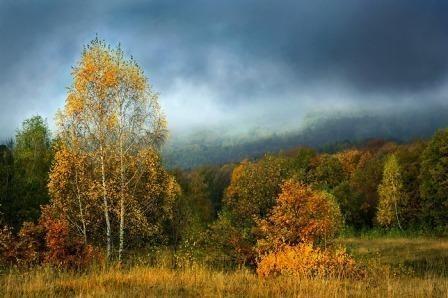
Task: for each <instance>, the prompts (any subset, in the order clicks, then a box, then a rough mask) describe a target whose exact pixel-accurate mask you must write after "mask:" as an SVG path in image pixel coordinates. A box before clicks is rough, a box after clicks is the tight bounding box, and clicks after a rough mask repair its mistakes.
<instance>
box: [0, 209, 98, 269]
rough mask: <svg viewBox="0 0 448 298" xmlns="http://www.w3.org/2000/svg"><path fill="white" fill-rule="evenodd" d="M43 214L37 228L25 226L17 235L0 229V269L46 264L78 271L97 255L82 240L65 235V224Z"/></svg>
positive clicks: (27, 223) (32, 225)
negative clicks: (1, 267) (2, 267)
mask: <svg viewBox="0 0 448 298" xmlns="http://www.w3.org/2000/svg"><path fill="white" fill-rule="evenodd" d="M47 215H48V212H46V211H45V208H44V210H43V215H42V216H41V219H40V220H39V222H38V223H37V224H34V223H29V222H26V223H24V224H23V226H22V228H21V229H20V231H19V233H18V234H17V235H14V233H13V232H12V230H11V229H10V228H8V227H3V228H2V229H0V265H2V266H6V267H10V266H18V267H29V266H33V265H41V264H49V265H51V266H56V267H59V268H63V269H82V268H85V267H87V266H88V265H90V264H91V263H92V262H93V260H94V258H95V257H99V254H98V253H97V252H95V250H94V249H93V247H92V246H90V245H87V244H85V243H84V242H83V240H82V238H81V237H79V236H77V235H72V234H71V233H69V228H68V222H67V221H66V220H64V219H54V218H51V217H49V216H47Z"/></svg>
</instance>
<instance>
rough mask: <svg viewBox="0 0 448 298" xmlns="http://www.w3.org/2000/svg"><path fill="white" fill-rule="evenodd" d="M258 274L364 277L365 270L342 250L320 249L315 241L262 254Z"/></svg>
mask: <svg viewBox="0 0 448 298" xmlns="http://www.w3.org/2000/svg"><path fill="white" fill-rule="evenodd" d="M257 273H258V275H259V276H261V277H268V276H276V275H291V276H294V277H298V278H338V279H341V278H352V279H361V278H363V277H365V275H366V272H365V270H364V269H363V268H362V267H360V266H359V265H357V264H356V262H355V261H354V260H353V259H352V258H351V257H350V256H349V255H348V254H347V253H346V252H345V250H343V249H337V250H335V251H331V250H321V249H319V248H314V247H313V245H312V244H299V245H297V246H285V247H283V248H282V249H280V250H279V251H276V252H272V253H270V254H267V255H265V256H263V257H262V258H261V260H260V262H259V263H258V266H257Z"/></svg>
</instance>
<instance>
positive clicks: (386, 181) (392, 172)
mask: <svg viewBox="0 0 448 298" xmlns="http://www.w3.org/2000/svg"><path fill="white" fill-rule="evenodd" d="M378 194H379V202H378V212H377V221H378V223H379V224H380V225H382V226H386V227H390V226H393V225H395V224H396V225H397V226H398V227H399V228H400V230H403V228H402V226H401V222H400V213H401V208H400V207H401V206H402V205H403V203H404V202H405V199H406V194H405V192H404V190H403V180H402V178H401V173H400V166H399V164H398V161H397V157H396V156H395V154H392V155H390V156H389V158H388V159H387V161H386V163H385V165H384V172H383V180H382V181H381V184H380V185H379V186H378Z"/></svg>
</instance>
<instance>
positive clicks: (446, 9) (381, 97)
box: [0, 0, 448, 138]
mask: <svg viewBox="0 0 448 298" xmlns="http://www.w3.org/2000/svg"><path fill="white" fill-rule="evenodd" d="M96 34H98V35H99V37H100V38H104V39H105V40H106V41H107V42H109V43H111V44H112V45H117V44H118V43H119V42H120V43H121V44H122V47H123V48H124V49H125V51H126V52H127V53H128V54H129V55H132V56H134V58H135V59H136V61H137V62H138V63H140V64H141V65H142V66H143V68H144V70H145V72H146V74H147V76H148V77H149V79H150V81H151V83H152V85H153V87H154V89H155V90H156V91H157V92H159V93H160V101H161V103H162V106H163V108H164V111H165V113H166V114H167V116H168V121H169V124H170V127H171V128H172V130H174V131H180V130H189V129H192V128H194V127H198V126H199V127H200V126H205V125H208V124H212V125H222V124H227V123H230V122H232V123H245V124H246V125H248V126H250V125H259V124H262V125H265V126H267V127H275V126H276V125H277V126H281V125H282V124H283V123H293V124H297V125H298V124H299V123H300V121H301V119H302V117H303V115H305V114H307V113H308V112H310V111H313V112H316V111H318V112H319V111H329V110H330V111H331V110H344V109H353V108H355V109H359V108H362V109H370V108H372V109H381V108H387V109H398V110H399V109H404V108H406V107H410V106H414V107H415V106H417V107H418V106H419V105H425V106H427V105H430V104H434V103H445V102H448V101H447V95H448V88H447V87H448V84H447V82H448V80H447V73H448V1H443V0H440V1H431V0H421V1H416V0H374V1H373V0H364V1H363V0H337V1H336V0H327V1H320V0H309V1H297V0H296V1H279V0H276V1H274V0H271V1H267V0H252V1H244V0H225V1H224V0H223V1H212V0H209V1H205V0H204V1H195V0H193V1H170V0H160V1H143V0H141V1H124V0H123V1H118V0H117V1H113V0H112V1H111V0H102V1H79V0H78V1H61V0H58V1H45V0H35V1H31V0H28V1H25V0H0V38H1V39H0V128H1V129H0V137H3V138H4V137H6V136H9V135H12V134H13V133H14V131H15V129H16V128H17V127H18V125H19V124H20V122H21V121H22V120H23V119H25V118H26V117H29V116H31V115H34V114H40V115H43V116H44V117H46V118H47V119H48V122H49V124H50V125H52V122H53V118H54V113H55V112H56V110H57V109H58V108H61V107H62V106H63V104H64V100H65V95H66V87H67V86H69V85H70V81H71V77H70V70H71V66H73V65H74V64H75V63H76V61H77V60H78V59H79V57H80V53H81V50H82V47H83V45H85V44H86V43H88V42H89V41H90V40H91V39H93V38H95V35H96Z"/></svg>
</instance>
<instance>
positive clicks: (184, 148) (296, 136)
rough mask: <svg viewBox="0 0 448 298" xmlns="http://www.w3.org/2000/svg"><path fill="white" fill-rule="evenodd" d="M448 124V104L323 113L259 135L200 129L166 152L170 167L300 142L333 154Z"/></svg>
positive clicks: (232, 159) (260, 152)
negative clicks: (292, 128) (290, 128)
mask: <svg viewBox="0 0 448 298" xmlns="http://www.w3.org/2000/svg"><path fill="white" fill-rule="evenodd" d="M447 126H448V107H446V106H443V105H440V106H431V107H427V108H420V109H413V110H409V111H407V112H403V111H400V112H398V111H397V112H396V113H395V112H393V111H392V112H388V113H378V114H376V115H375V114H374V115H372V114H367V113H354V114H340V115H332V114H322V115H318V116H317V117H313V120H311V121H307V122H306V123H305V124H304V125H303V128H301V129H297V130H295V131H289V132H285V133H276V132H272V133H270V134H266V133H265V134H264V135H259V134H258V132H257V131H256V130H255V129H254V130H253V131H248V132H246V133H242V134H240V135H238V136H235V137H229V136H225V137H222V136H221V135H223V132H222V131H219V130H211V129H210V130H206V129H204V130H203V131H195V132H193V133H191V134H190V135H187V136H184V137H183V138H182V139H180V138H178V139H173V140H171V141H170V142H168V144H167V145H166V146H165V149H164V151H163V156H164V160H165V164H166V166H167V167H168V168H183V169H190V168H194V167H197V166H201V165H216V164H224V163H228V162H237V161H241V160H243V159H246V158H247V159H252V158H257V157H261V156H262V155H263V154H265V153H277V152H280V151H282V150H288V149H290V148H294V147H297V146H308V147H312V148H314V149H316V150H318V151H320V152H326V153H333V152H336V151H339V150H343V149H346V148H350V147H353V146H359V145H363V144H365V143H367V142H369V141H370V140H372V139H384V140H390V141H395V142H397V143H402V142H409V141H412V140H416V139H426V138H428V137H430V136H431V135H432V134H433V133H434V131H435V130H437V129H438V128H443V127H447Z"/></svg>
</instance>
